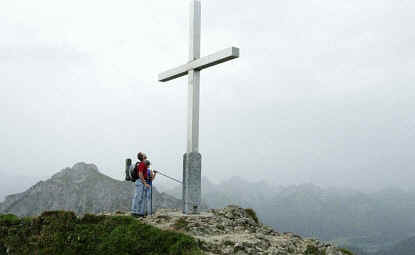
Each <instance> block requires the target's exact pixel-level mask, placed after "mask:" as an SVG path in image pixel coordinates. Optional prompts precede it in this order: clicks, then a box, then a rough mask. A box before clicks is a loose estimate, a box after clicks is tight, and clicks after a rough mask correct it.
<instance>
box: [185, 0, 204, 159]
mask: <svg viewBox="0 0 415 255" xmlns="http://www.w3.org/2000/svg"><path fill="white" fill-rule="evenodd" d="M200 29H201V6H200V1H192V2H191V3H190V38H189V39H190V40H189V41H190V47H189V62H192V61H194V60H196V59H199V58H200ZM188 76H189V77H188V78H189V88H188V89H189V91H188V94H189V96H188V108H187V111H188V114H187V120H188V123H187V152H188V153H190V152H198V151H199V97H200V71H198V70H194V69H193V70H190V71H189V72H188Z"/></svg>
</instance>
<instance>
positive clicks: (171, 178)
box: [154, 170, 183, 184]
mask: <svg viewBox="0 0 415 255" xmlns="http://www.w3.org/2000/svg"><path fill="white" fill-rule="evenodd" d="M154 172H155V173H157V174H161V175H163V176H164V177H167V178H169V179H170V180H173V181H175V182H178V183H180V184H183V183H182V182H181V181H179V180H177V179H175V178H173V177H170V176H168V175H165V174H163V173H160V171H156V170H154Z"/></svg>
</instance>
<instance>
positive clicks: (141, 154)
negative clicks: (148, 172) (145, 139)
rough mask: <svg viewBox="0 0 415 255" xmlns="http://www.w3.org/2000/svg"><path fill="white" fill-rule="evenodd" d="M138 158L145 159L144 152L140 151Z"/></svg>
mask: <svg viewBox="0 0 415 255" xmlns="http://www.w3.org/2000/svg"><path fill="white" fill-rule="evenodd" d="M137 158H138V160H140V161H143V159H144V153H142V152H139V153H138V154H137Z"/></svg>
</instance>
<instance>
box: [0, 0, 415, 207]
mask: <svg viewBox="0 0 415 255" xmlns="http://www.w3.org/2000/svg"><path fill="white" fill-rule="evenodd" d="M414 11H415V3H414V2H411V1H399V2H396V1H392V0H382V1H374V0H368V1H364V2H362V1H357V0H351V1H348V2H344V1H338V0H335V1H328V0H321V1H305V0H298V1H289V2H279V1H256V2H250V1H245V2H243V1H242V2H241V1H236V0H228V1H225V2H224V1H219V0H210V1H202V17H203V20H202V55H208V54H210V53H213V52H215V51H217V50H220V49H223V48H227V47H229V46H237V47H240V49H241V57H240V59H238V60H235V61H231V62H229V63H226V64H223V65H220V66H217V67H213V68H210V69H209V70H204V71H202V74H201V95H200V98H201V106H200V152H201V154H202V175H204V176H207V177H208V178H209V179H210V180H213V181H215V182H221V181H224V180H227V179H229V178H232V176H241V177H243V178H245V179H247V180H250V181H261V180H265V181H267V182H269V183H272V184H274V185H291V184H300V183H308V182H311V183H314V184H316V185H320V186H323V187H342V188H344V187H346V188H352V189H357V190H362V191H374V190H379V189H383V188H386V187H400V188H404V189H406V188H411V187H412V186H413V180H414V178H415V174H414V173H415V171H414V170H415V169H414V163H415V159H414V156H413V148H414V145H415V131H414V130H415V121H414V118H413V116H414V114H415V86H414V82H415V72H414V71H413V66H414V64H415V48H414V47H413V45H415V31H414V30H413V24H414V22H415V16H414V15H413V13H414ZM187 22H188V2H187V1H178V0H172V1H167V2H166V1H152V2H149V1H141V0H139V1H123V2H122V3H120V2H117V3H116V2H109V1H88V2H85V1H79V0H74V1H70V2H65V3H62V2H59V3H58V2H56V1H51V0H50V1H49V0H39V1H29V0H22V1H11V0H6V1H2V2H1V3H0V31H2V35H1V40H0V89H1V93H0V116H1V125H0V141H1V143H0V153H1V157H0V176H1V178H0V186H2V187H3V189H1V190H0V191H1V192H3V194H0V200H1V199H2V197H4V196H5V195H6V194H10V193H14V192H19V190H20V191H23V190H24V189H25V188H27V187H28V185H32V184H34V183H36V182H37V181H39V180H42V179H45V178H48V177H49V176H51V175H52V174H54V173H56V172H57V171H59V170H60V169H62V168H65V167H68V166H72V165H74V164H75V163H76V162H80V161H84V162H88V163H94V164H96V165H97V166H98V167H99V169H100V171H101V172H103V173H105V174H107V175H109V176H111V177H113V178H116V179H122V178H123V176H122V173H123V164H124V159H125V158H127V157H130V158H134V157H135V155H136V154H137V152H139V151H144V152H146V153H147V154H148V155H149V158H150V160H151V162H152V164H153V167H154V168H155V169H159V170H162V171H163V172H165V173H166V174H168V175H171V176H174V177H177V178H181V175H182V156H183V153H184V152H185V149H186V147H185V145H186V144H185V142H186V116H187V115H186V111H187V109H186V107H187V88H186V85H187V80H186V78H181V79H177V80H174V81H170V82H169V83H167V84H161V83H158V82H157V74H158V73H160V72H162V71H165V70H167V69H169V68H172V67H175V66H178V65H181V64H184V63H185V62H186V61H187V53H188V27H187ZM29 183H31V184H29ZM11 184H12V185H11ZM4 187H8V188H4ZM9 187H10V188H9ZM4 190H5V191H4Z"/></svg>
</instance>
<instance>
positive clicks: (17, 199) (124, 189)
mask: <svg viewBox="0 0 415 255" xmlns="http://www.w3.org/2000/svg"><path fill="white" fill-rule="evenodd" d="M134 189H135V186H134V184H133V183H132V182H126V181H119V180H115V179H113V178H110V177H108V176H106V175H104V174H102V173H101V172H99V170H98V168H97V167H96V166H95V165H94V164H86V163H77V164H75V165H74V166H73V167H71V168H70V167H68V168H65V169H63V170H61V171H60V172H58V173H56V174H55V175H53V176H52V178H50V179H48V180H46V181H40V182H38V183H37V184H35V185H34V186H32V187H31V188H29V189H28V190H26V191H25V192H22V193H19V194H13V195H9V196H7V197H6V200H5V201H4V202H3V203H0V213H3V214H5V213H11V214H14V215H18V216H36V215H40V214H41V213H43V212H44V211H51V210H66V211H73V212H75V213H76V214H85V213H103V212H116V211H128V210H129V209H130V208H131V200H132V197H133V195H134ZM180 207H181V201H180V200H179V199H176V198H174V197H172V196H169V195H167V194H165V193H159V192H158V191H157V189H156V188H154V189H153V208H154V209H157V208H180Z"/></svg>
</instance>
